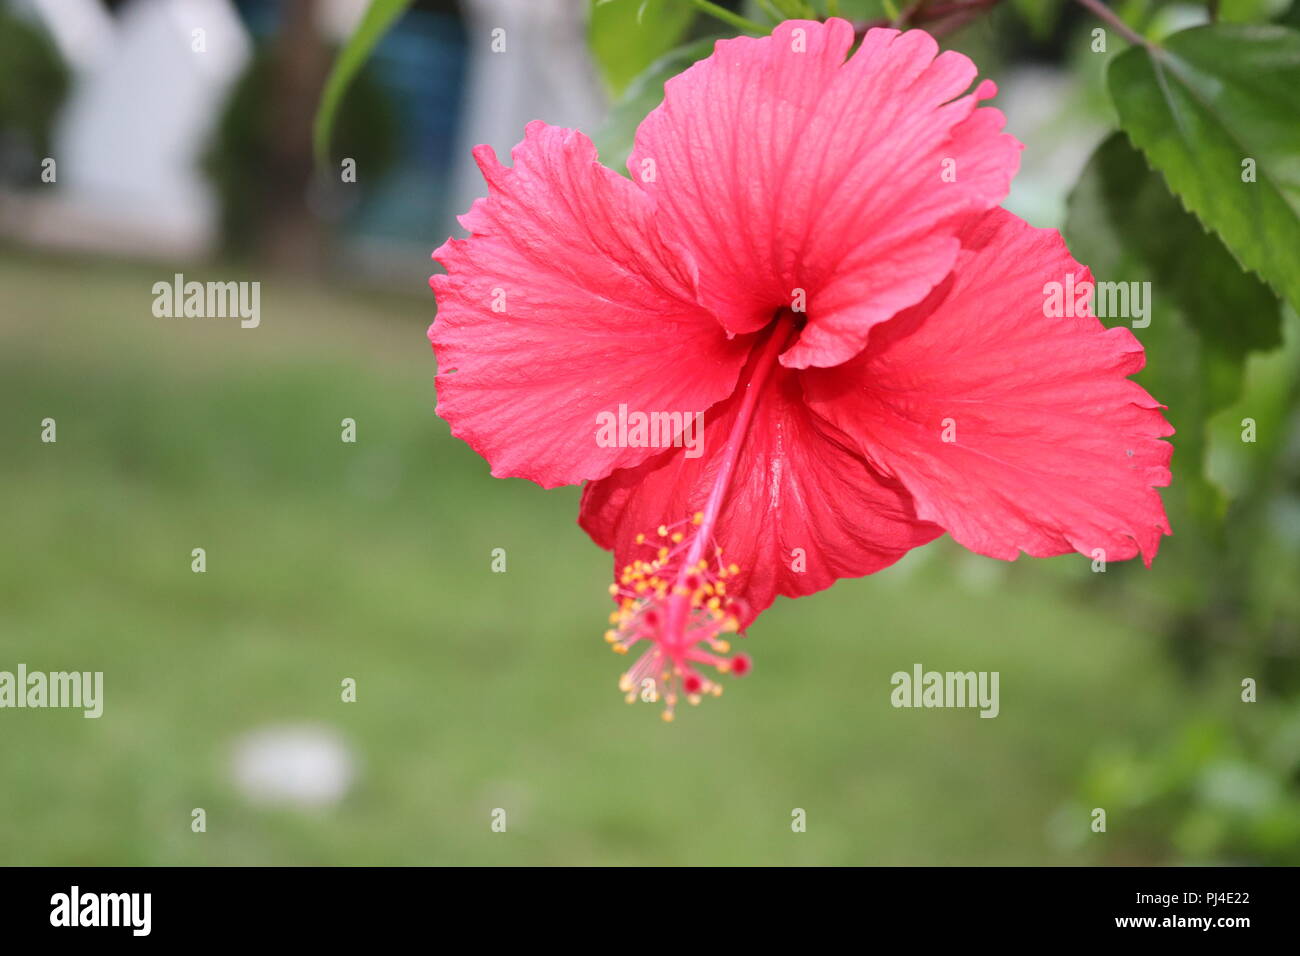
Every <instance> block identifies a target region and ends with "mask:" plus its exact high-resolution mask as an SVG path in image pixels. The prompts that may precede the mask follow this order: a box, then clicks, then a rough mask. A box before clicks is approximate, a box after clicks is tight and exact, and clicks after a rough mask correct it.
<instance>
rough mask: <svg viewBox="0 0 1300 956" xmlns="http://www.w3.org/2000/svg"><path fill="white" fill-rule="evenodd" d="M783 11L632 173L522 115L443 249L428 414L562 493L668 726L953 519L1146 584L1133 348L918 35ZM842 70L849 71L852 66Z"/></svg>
mask: <svg viewBox="0 0 1300 956" xmlns="http://www.w3.org/2000/svg"><path fill="white" fill-rule="evenodd" d="M854 42H855V36H854V32H853V28H852V27H851V26H850V25H849V24H848V23H847V22H846V21H843V20H838V19H831V20H829V21H827V22H825V23H820V22H815V21H801V20H792V21H787V22H785V23H783V24H781V25H780V26H778V27H777V28H776V29H775V31H774V32H773V34H772V35H771V36H768V37H763V38H757V39H756V38H750V37H741V38H736V39H731V40H722V41H719V42H718V44H717V46H716V49H715V51H714V53H713V55H712V56H710V57H708V58H707V59H705V60H701V61H700V62H698V63H696V64H695V65H694V66H692V67H691V68H690V69H688V70H687V71H685V72H684V73H682V74H681V75H680V76H677V77H675V78H674V79H672V80H670V81H669V82H668V83H667V85H666V87H665V91H664V100H663V103H662V104H661V105H660V106H659V107H658V108H657V109H655V110H654V111H653V112H652V113H650V115H649V116H647V117H646V119H645V121H644V122H643V123H642V124H641V126H640V127H639V129H638V130H637V134H636V141H635V147H634V149H633V152H632V154H631V157H630V159H629V161H628V170H629V173H630V174H631V177H630V178H625V177H623V176H620V175H618V174H617V173H615V172H613V171H612V170H610V169H607V168H605V167H604V166H602V165H600V163H599V162H598V159H597V156H596V150H595V148H594V147H593V146H592V144H591V142H590V140H589V139H588V138H587V137H586V136H584V135H583V134H582V133H580V132H577V131H575V130H568V129H561V128H557V127H553V126H548V125H546V124H544V123H541V122H534V123H530V124H529V125H528V127H527V128H526V130H525V135H524V140H523V142H522V143H520V144H519V145H518V146H517V147H516V148H515V149H514V151H513V153H512V158H513V165H512V166H510V167H506V166H503V165H502V164H501V163H499V162H498V161H497V158H496V156H495V155H494V154H493V152H492V150H491V149H490V148H488V147H485V146H480V147H478V148H477V149H475V151H474V155H475V158H476V159H477V161H478V163H479V166H480V168H481V169H482V171H483V176H484V178H485V179H486V181H487V187H488V194H487V196H486V197H485V198H483V199H479V200H477V201H476V202H475V203H474V204H473V206H472V207H471V209H470V211H469V212H468V213H467V214H466V215H465V216H463V217H462V218H461V223H462V225H464V227H465V228H466V229H467V230H468V231H469V233H470V236H469V238H468V239H449V240H448V241H447V242H446V243H445V244H444V245H443V246H442V247H441V248H439V249H438V250H437V251H436V252H435V253H434V258H436V259H437V260H438V261H439V262H441V263H442V265H443V266H444V267H445V268H446V274H445V275H435V276H434V277H433V278H432V279H431V280H430V283H431V285H432V287H433V290H434V292H435V294H436V296H437V301H438V314H437V318H436V320H435V321H434V323H433V326H432V327H431V328H430V330H429V338H430V341H431V342H432V344H433V349H434V352H435V354H436V356H437V360H438V375H437V390H438V408H437V411H438V414H439V415H440V416H442V417H443V418H444V419H446V420H447V421H448V422H449V423H450V425H451V430H452V434H454V435H456V436H458V437H460V438H462V439H464V440H465V441H467V442H468V443H469V444H470V445H471V446H472V447H473V448H474V449H475V450H476V451H478V452H479V454H481V455H482V456H483V457H484V458H486V459H487V460H488V462H489V463H490V465H491V467H492V474H493V475H495V476H497V477H509V476H517V477H522V478H527V479H529V480H531V481H534V482H537V483H538V484H540V485H542V486H543V487H548V488H549V487H554V486H557V485H565V484H578V483H583V482H585V483H586V487H585V489H584V492H583V498H582V506H581V514H580V516H579V522H580V524H581V525H582V527H583V528H584V529H585V530H586V531H587V532H588V534H590V535H591V537H592V538H593V539H594V540H595V542H596V543H597V544H598V545H600V546H601V547H603V548H606V549H609V550H611V551H613V552H614V582H613V584H612V585H611V586H610V593H611V595H612V596H613V598H614V600H615V602H616V607H615V610H614V611H613V612H612V613H611V615H610V627H609V629H608V630H607V631H606V634H605V639H606V640H607V641H608V642H609V644H610V645H611V646H612V647H613V648H614V650H615V651H618V652H620V653H624V654H630V653H634V654H635V656H634V657H632V658H631V660H632V661H633V663H632V666H631V667H630V668H628V670H627V671H626V672H625V673H624V674H623V675H622V678H621V680H620V688H621V689H622V690H623V692H624V693H625V694H626V695H627V698H628V699H629V700H654V701H661V702H663V704H664V705H665V710H664V715H665V717H666V718H667V719H671V718H672V715H673V712H674V707H675V706H676V705H677V703H678V702H679V700H681V699H683V698H684V699H687V700H690V701H692V702H695V701H698V700H699V699H700V698H701V697H703V696H705V695H710V694H718V693H720V692H721V689H722V688H721V684H720V683H718V675H720V674H730V675H741V674H744V673H745V672H747V671H748V670H749V668H750V659H749V657H748V656H747V655H743V654H733V653H732V652H731V645H730V639H731V635H733V634H734V633H744V631H745V630H746V628H747V627H748V626H749V625H750V624H751V623H752V622H753V621H754V619H755V618H756V617H757V615H758V614H759V613H760V612H762V611H763V610H764V609H765V608H767V607H768V606H769V605H770V604H771V603H772V601H773V600H774V599H775V598H776V596H777V595H778V594H780V595H785V596H787V597H800V596H803V595H807V594H811V593H813V592H815V591H819V590H822V589H824V588H826V587H829V586H830V585H831V584H832V583H833V582H835V581H836V580H838V579H839V578H846V577H859V576H862V575H866V574H871V573H873V572H875V571H879V570H881V569H882V568H885V567H887V566H888V565H890V564H892V563H894V562H895V561H897V560H898V559H899V558H900V557H902V556H903V555H904V554H906V553H907V552H908V551H909V550H910V549H912V548H915V547H918V546H919V545H923V544H925V543H927V542H929V541H931V540H933V539H934V538H936V537H938V536H939V535H941V534H943V533H944V532H947V533H948V534H950V535H952V537H953V538H954V539H956V540H957V541H958V542H959V543H960V544H962V545H964V546H965V547H967V548H969V549H971V550H972V551H976V552H978V553H980V554H984V555H989V556H991V557H995V558H1002V559H1006V560H1012V559H1014V558H1016V557H1017V555H1018V554H1019V553H1020V552H1021V551H1024V552H1026V553H1027V554H1030V555H1033V556H1037V557H1043V556H1049V555H1058V554H1066V553H1070V552H1076V551H1077V552H1080V553H1082V554H1085V555H1089V556H1090V557H1093V558H1094V559H1095V558H1096V557H1098V556H1100V557H1101V558H1102V559H1103V560H1124V559H1127V558H1132V557H1134V556H1136V555H1138V554H1141V556H1142V557H1143V559H1144V560H1145V561H1146V563H1147V564H1148V565H1149V564H1150V561H1151V559H1152V558H1153V557H1154V556H1155V553H1156V549H1157V547H1158V545H1159V541H1160V537H1161V535H1163V534H1168V533H1169V525H1168V522H1167V520H1166V517H1165V513H1164V508H1163V506H1162V504H1161V501H1160V497H1159V495H1158V493H1157V492H1156V491H1155V490H1154V489H1155V488H1157V487H1161V486H1164V485H1167V484H1168V483H1169V479H1170V475H1169V467H1168V465H1169V460H1170V454H1171V451H1172V448H1171V446H1170V445H1169V443H1168V442H1165V441H1162V440H1161V439H1162V438H1163V437H1166V436H1168V435H1170V434H1172V431H1173V430H1172V429H1171V428H1170V427H1169V425H1168V423H1167V422H1166V421H1165V419H1164V416H1163V415H1162V413H1161V411H1160V409H1161V408H1162V406H1161V405H1160V404H1159V403H1158V402H1156V401H1155V400H1154V399H1152V397H1151V396H1150V395H1148V394H1147V392H1146V391H1145V390H1144V389H1143V388H1142V387H1141V386H1139V385H1137V384H1136V383H1135V382H1133V381H1131V380H1130V379H1129V376H1130V375H1131V374H1133V373H1134V372H1137V371H1138V370H1139V369H1141V367H1142V365H1143V351H1142V347H1141V345H1140V344H1139V343H1138V341H1137V340H1136V339H1135V338H1134V337H1133V335H1132V334H1131V333H1130V332H1129V331H1127V330H1125V329H1122V328H1112V329H1106V328H1104V327H1103V326H1102V324H1101V323H1100V322H1098V320H1097V319H1096V318H1094V317H1092V315H1091V314H1090V312H1089V310H1088V308H1087V295H1086V293H1085V294H1084V295H1083V296H1082V297H1081V298H1080V300H1079V302H1078V303H1077V307H1075V308H1068V309H1063V310H1062V309H1057V310H1053V309H1050V308H1047V307H1046V303H1047V302H1048V301H1049V298H1050V297H1048V296H1046V295H1045V293H1046V292H1047V290H1048V289H1049V288H1066V289H1080V290H1087V289H1090V288H1091V276H1090V274H1089V273H1088V270H1087V269H1086V268H1085V267H1083V266H1081V265H1079V264H1078V263H1077V262H1075V261H1074V260H1073V259H1072V258H1071V257H1070V254H1069V252H1068V251H1067V249H1066V248H1065V245H1064V243H1063V242H1062V240H1061V238H1060V236H1059V235H1058V234H1057V233H1056V232H1055V231H1054V230H1044V229H1035V228H1032V227H1030V226H1029V225H1028V224H1027V223H1025V222H1023V221H1021V220H1020V219H1018V218H1016V217H1015V216H1013V215H1011V214H1010V213H1007V212H1005V211H1003V210H1002V209H1000V208H999V206H998V204H999V203H1000V202H1001V201H1002V200H1003V199H1004V198H1005V196H1006V194H1007V190H1008V188H1009V185H1010V181H1011V177H1012V176H1013V175H1014V173H1015V170H1016V167H1017V164H1018V161H1019V151H1020V148H1021V147H1020V144H1019V143H1017V142H1016V141H1015V140H1014V139H1013V138H1012V137H1010V136H1009V135H1007V134H1005V133H1003V132H1002V127H1003V122H1004V121H1003V117H1002V114H1001V113H1000V112H999V111H997V110H996V109H992V108H989V107H986V106H981V105H980V103H981V102H982V101H984V100H987V99H989V98H990V97H992V96H993V95H994V94H995V93H996V89H995V87H994V85H993V84H992V83H991V82H989V81H987V80H985V81H983V82H981V83H979V84H978V85H975V86H974V87H973V89H972V84H973V83H974V80H975V77H976V69H975V66H974V64H972V63H971V61H970V60H969V59H968V58H966V57H965V56H962V55H961V54H959V53H955V52H951V51H949V52H944V53H940V52H939V51H938V46H937V44H936V43H935V41H934V40H933V38H931V37H930V36H929V35H928V34H926V33H924V32H923V31H920V30H911V31H908V32H905V33H900V32H898V31H896V30H886V29H877V30H871V31H869V32H868V33H867V34H866V36H865V37H864V38H863V39H862V40H861V43H860V44H859V45H858V47H857V49H856V50H853V45H854ZM851 51H852V52H851Z"/></svg>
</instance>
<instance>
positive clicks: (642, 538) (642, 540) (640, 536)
mask: <svg viewBox="0 0 1300 956" xmlns="http://www.w3.org/2000/svg"><path fill="white" fill-rule="evenodd" d="M636 543H637V544H645V535H643V534H638V535H637V536H636Z"/></svg>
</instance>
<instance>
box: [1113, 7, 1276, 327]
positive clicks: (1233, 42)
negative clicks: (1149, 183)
mask: <svg viewBox="0 0 1300 956" xmlns="http://www.w3.org/2000/svg"><path fill="white" fill-rule="evenodd" d="M1107 82H1108V85H1109V87H1110V92H1111V96H1112V98H1113V99H1114V101H1115V106H1116V108H1117V109H1118V111H1119V117H1120V126H1121V127H1123V129H1124V130H1125V132H1127V133H1128V134H1129V136H1130V137H1131V139H1132V140H1133V142H1134V143H1135V144H1137V146H1138V147H1139V148H1140V149H1141V150H1142V152H1143V153H1145V154H1146V156H1147V158H1148V159H1149V160H1150V161H1151V164H1152V165H1153V166H1155V167H1156V168H1157V169H1158V170H1160V172H1162V173H1163V174H1164V177H1165V181H1166V182H1167V183H1168V184H1169V187H1170V188H1171V189H1172V190H1173V191H1174V192H1175V193H1176V194H1177V195H1178V196H1179V198H1180V199H1181V200H1182V202H1183V205H1184V206H1185V207H1186V208H1187V209H1190V210H1191V211H1192V212H1194V213H1195V214H1196V215H1197V216H1198V217H1199V218H1200V220H1201V221H1202V222H1203V223H1205V224H1206V225H1207V226H1209V227H1210V228H1211V229H1213V230H1214V231H1215V232H1216V233H1218V235H1219V236H1220V237H1221V238H1222V239H1223V242H1224V244H1225V245H1226V246H1227V247H1228V249H1229V250H1230V251H1231V252H1232V254H1233V255H1234V256H1235V257H1236V259H1237V261H1238V262H1240V263H1241V264H1242V265H1243V266H1244V267H1245V268H1248V269H1251V270H1253V271H1254V272H1256V273H1258V274H1259V275H1260V276H1262V277H1263V278H1264V279H1265V281H1267V282H1268V283H1269V284H1270V285H1271V286H1272V287H1273V288H1274V289H1276V290H1277V292H1278V293H1279V294H1280V295H1282V296H1283V297H1285V298H1286V299H1287V300H1288V301H1289V302H1290V303H1291V304H1292V305H1293V306H1295V307H1296V308H1300V95H1298V93H1297V91H1300V33H1297V32H1296V31H1294V30H1289V29H1287V28H1285V27H1279V26H1272V25H1264V26H1241V25H1232V24H1216V25H1211V26H1204V27H1196V28H1194V29H1191V30H1185V31H1183V32H1181V33H1176V34H1174V35H1173V36H1171V37H1170V38H1169V39H1168V40H1167V41H1165V43H1164V45H1163V47H1152V48H1137V47H1135V48H1133V49H1130V50H1126V51H1124V52H1123V53H1122V54H1120V55H1119V56H1118V57H1116V58H1115V60H1114V62H1113V63H1112V64H1111V67H1110V72H1109V75H1108V77H1107ZM1248 160H1249V161H1253V164H1254V179H1255V181H1254V182H1249V181H1246V177H1247V168H1246V167H1248V166H1249V165H1250V164H1249V163H1248V162H1247V161H1248Z"/></svg>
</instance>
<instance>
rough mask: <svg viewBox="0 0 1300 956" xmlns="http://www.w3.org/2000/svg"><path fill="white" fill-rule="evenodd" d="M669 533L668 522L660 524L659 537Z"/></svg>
mask: <svg viewBox="0 0 1300 956" xmlns="http://www.w3.org/2000/svg"><path fill="white" fill-rule="evenodd" d="M667 534H668V526H667V525H666V524H661V525H660V526H659V537H661V538H663V537H666V536H667Z"/></svg>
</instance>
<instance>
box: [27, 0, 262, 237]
mask: <svg viewBox="0 0 1300 956" xmlns="http://www.w3.org/2000/svg"><path fill="white" fill-rule="evenodd" d="M71 6H73V5H69V7H71ZM76 6H78V7H79V6H80V4H77V5H76ZM29 9H30V10H31V11H34V12H35V13H36V15H37V16H38V17H39V18H40V19H42V20H43V21H44V22H45V24H46V25H47V26H48V27H49V29H50V32H51V35H52V36H53V37H54V38H55V42H56V43H57V44H58V45H59V47H60V49H61V50H63V51H64V52H65V54H67V55H68V56H69V62H70V65H71V66H72V67H73V84H72V90H71V93H70V95H69V98H68V102H67V103H66V104H65V106H64V109H63V112H62V114H61V115H60V117H59V120H58V124H57V126H56V129H55V136H54V158H55V159H56V160H57V162H58V188H57V190H52V191H51V195H49V196H48V199H49V201H48V202H45V203H43V205H42V208H41V209H40V210H39V215H31V216H30V217H29V221H30V222H31V225H32V228H33V231H34V233H35V234H33V235H29V236H28V238H29V239H33V240H35V241H37V242H48V243H50V244H54V245H71V246H77V247H85V248H92V249H111V250H114V251H119V252H120V251H136V252H143V253H146V254H160V255H167V256H176V255H187V254H189V255H193V254H197V253H201V252H203V251H205V250H206V249H207V248H208V246H209V245H210V243H211V241H212V240H213V238H214V236H215V231H216V213H217V210H216V203H215V199H214V197H213V195H212V190H211V187H210V186H209V184H208V183H207V181H206V179H205V178H204V176H203V174H202V172H201V171H200V168H199V161H200V159H201V157H202V153H203V150H204V148H205V147H206V145H207V142H208V138H209V136H210V134H211V132H212V128H213V126H214V124H215V122H216V119H217V117H218V115H219V112H220V107H221V104H222V103H223V102H224V100H225V97H226V95H227V93H228V91H229V89H230V87H231V85H232V84H233V83H234V82H235V80H236V79H237V78H238V77H239V75H240V73H241V72H242V71H243V69H244V67H245V65H246V64H247V62H248V60H249V57H250V56H251V54H252V41H251V40H250V38H249V36H248V34H247V31H245V29H244V26H243V24H242V23H241V22H240V20H239V16H238V14H237V13H236V12H235V9H234V7H233V5H232V4H231V3H230V0H132V2H130V3H128V4H126V5H125V6H124V7H123V8H122V10H121V12H120V13H119V14H118V16H117V17H116V18H108V19H105V18H104V17H102V16H93V17H90V18H88V19H86V20H83V21H80V25H81V30H80V32H77V31H74V30H73V28H72V24H73V23H74V22H76V21H73V20H72V18H70V17H68V16H67V15H66V11H67V8H65V7H62V6H58V5H54V4H49V3H46V2H34V3H31V4H30V6H29ZM39 198H42V199H44V198H45V196H44V194H41V195H40V197H39Z"/></svg>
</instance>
